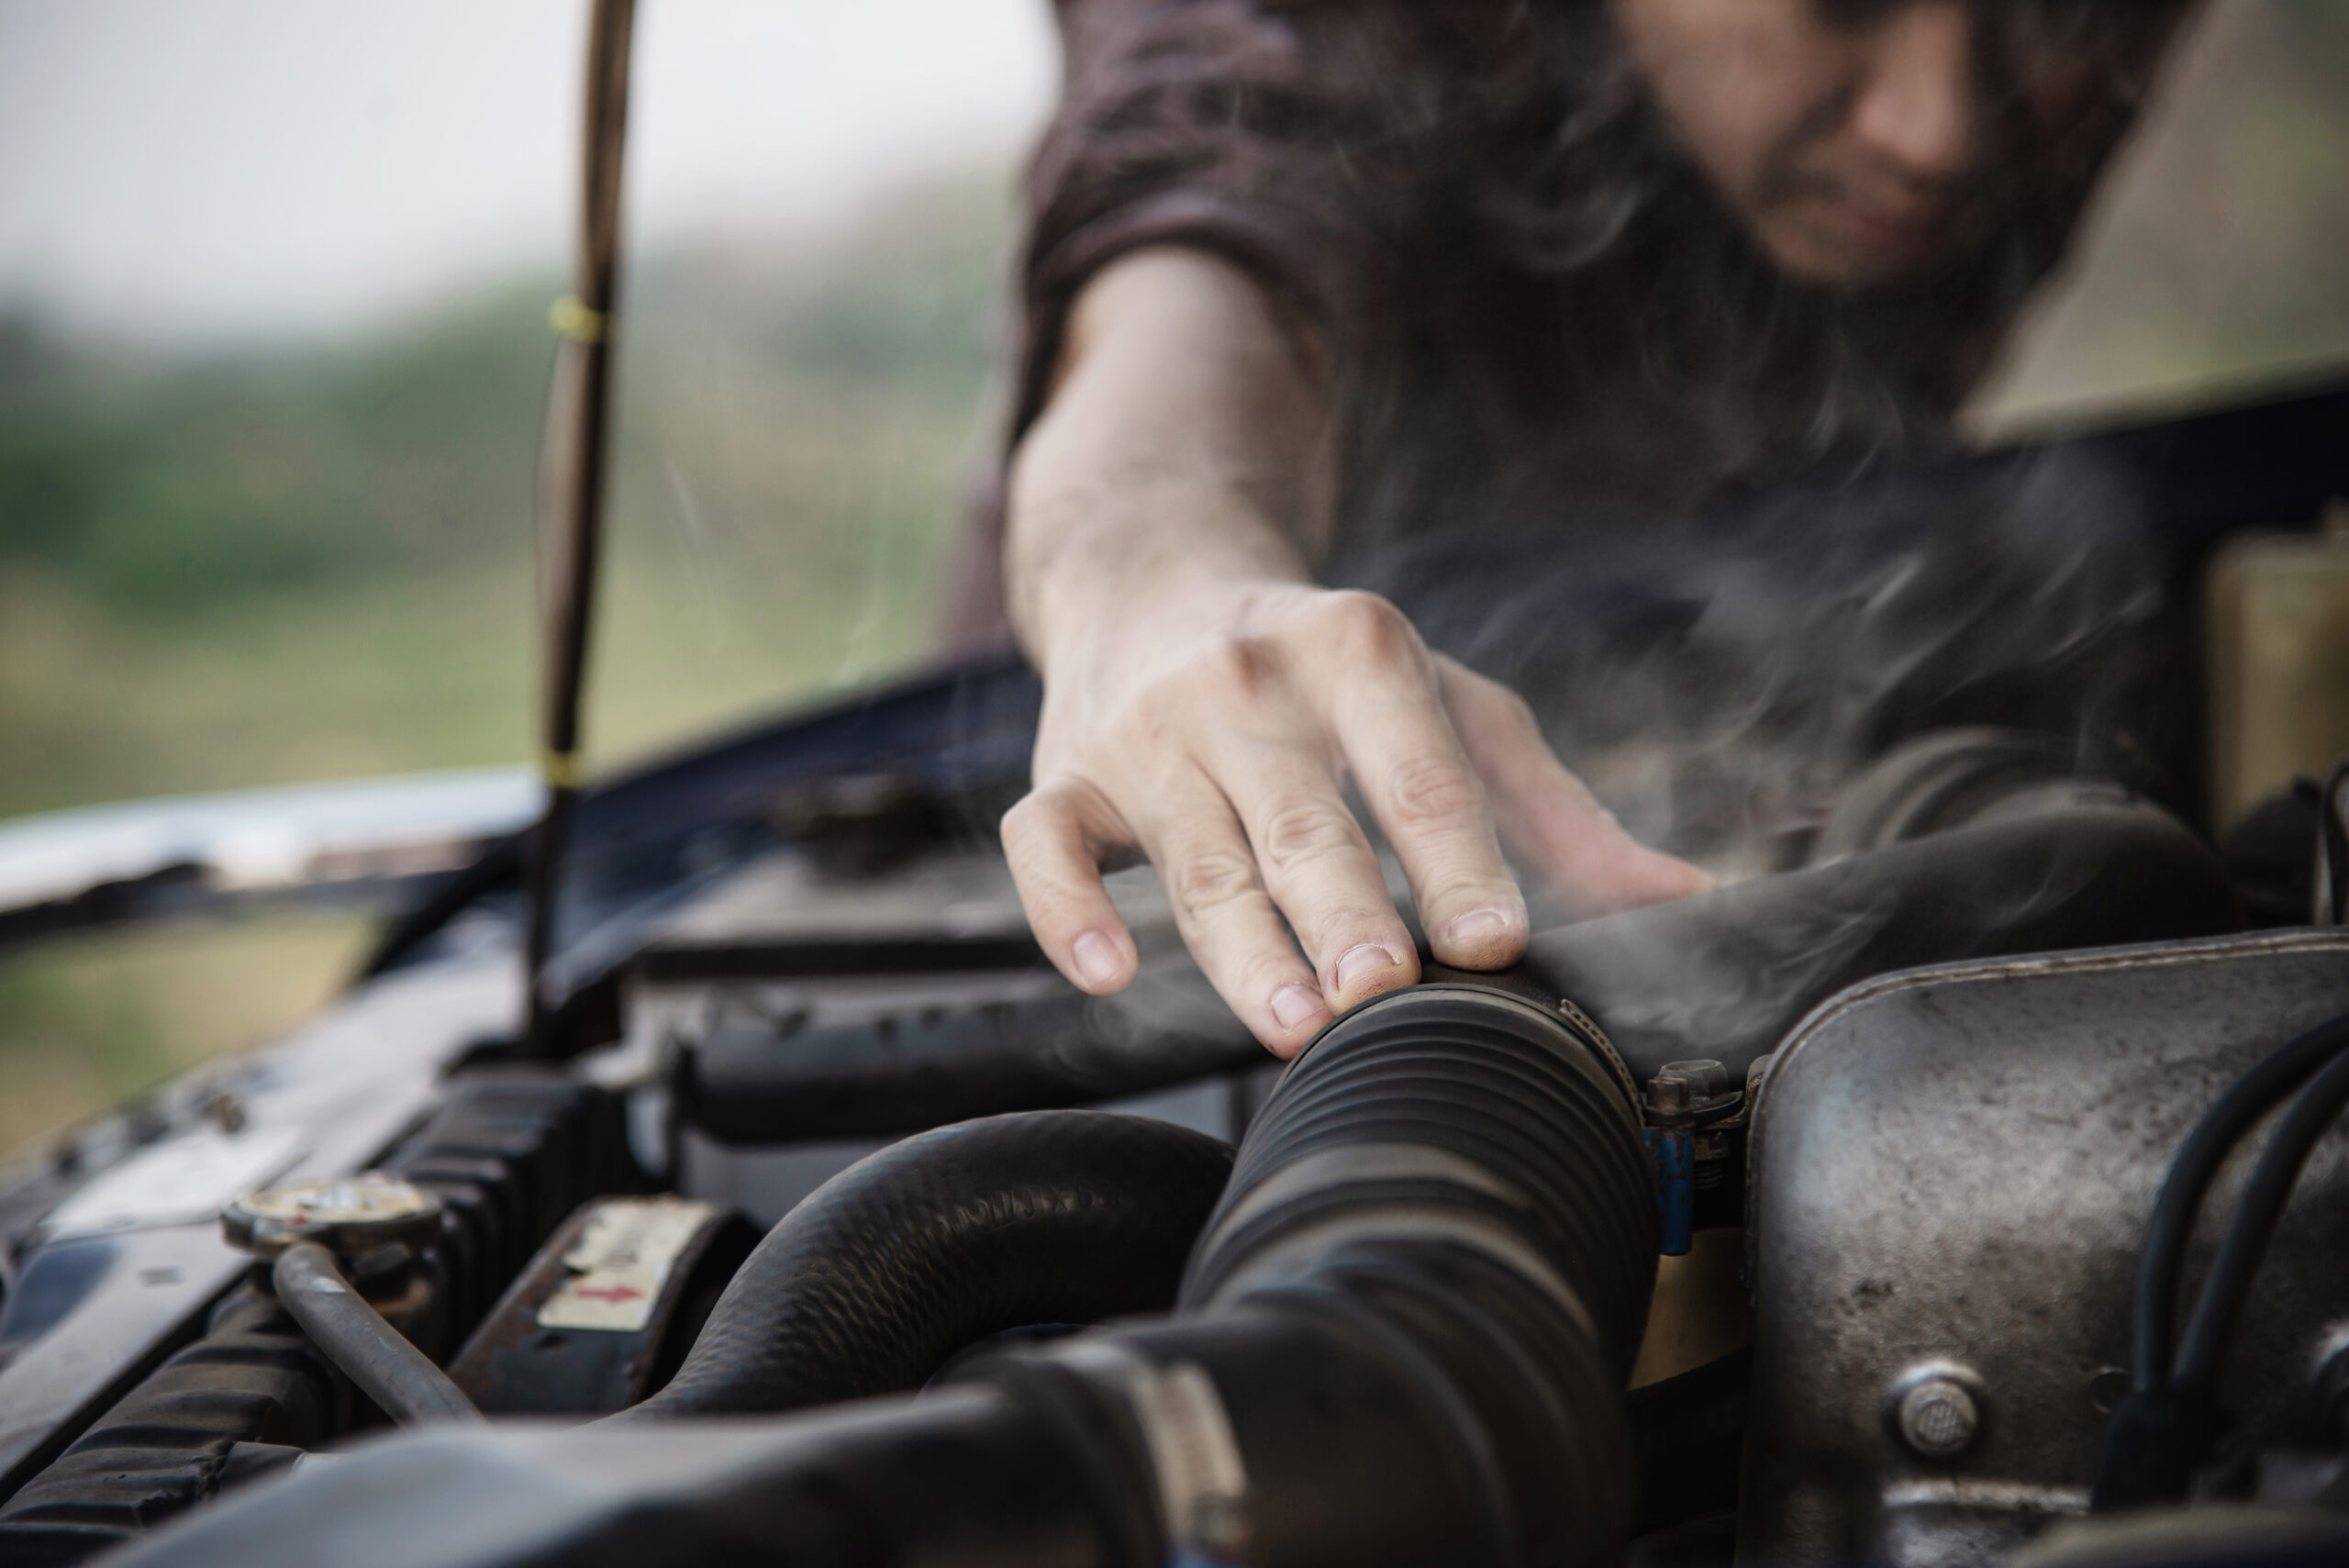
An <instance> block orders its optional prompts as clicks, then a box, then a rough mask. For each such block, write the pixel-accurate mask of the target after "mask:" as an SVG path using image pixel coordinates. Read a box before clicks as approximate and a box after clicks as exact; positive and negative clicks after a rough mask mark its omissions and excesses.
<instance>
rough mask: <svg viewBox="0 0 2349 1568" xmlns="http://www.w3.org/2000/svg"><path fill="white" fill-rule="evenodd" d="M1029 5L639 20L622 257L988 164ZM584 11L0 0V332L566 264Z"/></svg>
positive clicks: (197, 329)
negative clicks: (23, 314) (948, 169)
mask: <svg viewBox="0 0 2349 1568" xmlns="http://www.w3.org/2000/svg"><path fill="white" fill-rule="evenodd" d="M1048 11H1049V7H1048V5H1047V0H641V4H640V6H639V13H638V39H637V42H638V48H637V73H636V88H635V95H634V100H633V107H632V117H631V121H630V144H629V204H630V206H629V219H630V225H631V231H632V239H633V240H634V242H636V243H643V242H644V241H646V240H648V239H664V238H670V237H674V236H677V235H680V234H684V233H690V232H695V231H707V230H711V229H722V228H745V227H747V228H775V227H789V226H794V225H796V224H800V223H803V222H810V221H820V220H821V219H822V218H824V217H828V216H830V215H833V214H837V213H838V212H840V211H842V210H844V209H845V208H846V207H848V206H851V205H852V203H853V201H854V199H855V198H856V196H857V195H859V194H860V193H862V192H866V191H870V190H872V189H874V187H875V186H877V185H885V184H887V183H890V182H891V181H893V180H896V179H901V178H904V177H906V176H907V175H910V174H913V173H916V172H920V171H922V170H924V169H927V168H931V167H937V166H941V165H946V164H953V163H964V164H967V163H972V162H974V161H981V160H988V159H995V160H1006V159H1008V158H1009V157H1010V156H1011V155H1012V154H1013V152H1014V151H1015V150H1016V149H1018V148H1019V147H1020V146H1021V145H1022V144H1023V143H1024V142H1025V141H1026V139H1028V138H1029V137H1030V136H1031V135H1032V134H1033V130H1034V128H1035V126H1036V124H1037V122H1038V120H1039V119H1040V117H1041V115H1042V113H1043V111H1044V108H1045V106H1046V105H1047V104H1048V102H1049V100H1050V97H1051V93H1052V77H1053V72H1054V71H1055V69H1056V61H1055V59H1054V54H1053V44H1052V35H1051V28H1050V19H1049V15H1048ZM585 15H586V5H585V0H0V308H7V307H10V306H17V307H23V306H32V307H35V308H38V309H40V310H43V311H46V312H48V313H50V314H52V315H54V316H56V317H61V318H62V319H63V320H64V321H66V322H68V323H70V324H72V325H73V326H74V327H77V328H86V329H95V330H99V331H103V332H107V333H112V334H123V335H130V336H136V337H140V338H156V339H166V340H177V341H182V342H202V341H206V340H218V339H223V338H229V339H234V338H243V337H250V336H253V335H256V334H259V335H265V336H276V335H283V334H287V333H307V332H315V331H322V330H333V329H335V328H340V327H345V326H349V325H353V324H362V323H364V322H366V321H368V320H370V319H381V318H382V317H386V316H388V315H391V314H393V313H395V312H397V311H400V310H403V309H409V308H417V307H419V306H426V305H429V302H430V301H431V300H433V299H434V298H436V297H438V296H440V295H446V294H447V293H448V292H450V291H451V289H453V288H459V287H462V286H464V285H465V284H468V283H471V282H473V281H477V280H480V279H484V278H488V277H494V276H496V275H498V274H500V273H505V272H513V271H516V270H518V269H519V268H522V267H527V266H531V265H543V264H550V263H551V262H553V261H556V260H557V259H559V258H560V257H561V256H562V255H563V254H564V253H565V243H566V235H567V227H566V226H567V224H568V222H569V218H570V201H571V194H572V189H573V164H574V161H575V159H576V156H577V154H576V152H575V150H574V133H575V128H576V121H577V116H578V101H577V100H578V83H579V74H580V57H581V52H582V50H583V48H584V35H585V22H584V18H585Z"/></svg>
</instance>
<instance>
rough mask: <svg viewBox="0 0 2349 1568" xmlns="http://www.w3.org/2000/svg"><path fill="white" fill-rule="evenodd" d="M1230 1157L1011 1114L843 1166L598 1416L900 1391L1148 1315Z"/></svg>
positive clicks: (1179, 1134) (1096, 1115) (785, 1404)
mask: <svg viewBox="0 0 2349 1568" xmlns="http://www.w3.org/2000/svg"><path fill="white" fill-rule="evenodd" d="M1230 1173H1231V1150H1230V1146H1228V1145H1226V1144H1224V1143H1222V1142H1220V1141H1219V1140H1216V1139H1212V1138H1209V1137H1208V1136H1206V1135H1205V1134H1203V1133H1197V1132H1193V1131H1191V1130H1189V1129H1186V1128H1180V1127H1175V1126H1174V1125H1172V1124H1171V1123H1168V1122H1163V1121H1155V1120H1152V1119H1151V1118H1147V1117H1138V1116H1120V1115H1118V1114H1116V1113H1114V1112H1109V1111H1029V1112H1023V1113H1018V1114H1013V1115H1008V1116H996V1117H987V1118H983V1119H981V1120H977V1121H968V1122H963V1123H960V1124H958V1125H956V1126H953V1127H944V1128H940V1129H937V1130H935V1131H932V1132H927V1133H923V1134H922V1135H920V1136H919V1137H917V1138H908V1139H907V1140H904V1141H902V1142H899V1143H895V1144H892V1145H890V1146H889V1147H888V1148H886V1149H884V1150H882V1151H880V1152H878V1153H876V1154H872V1155H868V1156H867V1157H866V1158H864V1159H863V1160H860V1161H858V1162H856V1163H855V1164H853V1165H852V1166H850V1167H849V1168H848V1169H847V1170H845V1171H843V1172H841V1173H840V1174H839V1175H837V1176H835V1177H833V1178H832V1179H831V1180H830V1181H829V1182H826V1183H825V1184H823V1185H822V1186H820V1187H818V1188H817V1189H816V1191H815V1192H813V1193H810V1194H809V1195H807V1198H806V1199H805V1200H804V1201H802V1202H801V1203H800V1204H799V1205H798V1206H797V1207H795V1208H793V1209H792V1211H791V1212H790V1213H789V1214H787V1215H785V1217H784V1218H782V1219H781V1220H780V1221H778V1222H777V1223H776V1225H775V1227H774V1229H773V1230H770V1231H769V1232H768V1233H767V1236H766V1240H763V1241H761V1242H760V1243H759V1245H758V1248H757V1250H756V1251H752V1252H751V1255H750V1257H749V1258H748V1259H747V1260H746V1261H745V1262H743V1264H742V1266H741V1268H740V1270H739V1271H737V1272H736V1273H735V1275H734V1278H733V1280H732V1281H731V1282H730V1283H729V1284H728V1285H727V1287H726V1293H725V1294H724V1295H723V1296H720V1297H719V1298H718V1305H717V1307H714V1308H713V1309H712V1310H711V1312H710V1315H709V1320H708V1322H707V1324H705V1325H704V1327H703V1329H702V1331H701V1333H700V1335H699V1336H698V1337H697V1338H696V1340H694V1348H693V1351H692V1352H691V1353H690V1354H688V1355H687V1356H686V1358H685V1364H684V1365H683V1366H681V1367H679V1368H678V1369H677V1374H676V1376H674V1378H672V1379H670V1381H669V1383H668V1385H667V1386H665V1387H663V1388H662V1390H661V1391H660V1392H659V1393H657V1394H655V1395H653V1396H651V1398H649V1399H647V1400H645V1401H644V1402H643V1403H642V1404H640V1405H639V1406H637V1407H634V1408H633V1409H631V1410H628V1411H624V1412H622V1413H621V1414H620V1415H619V1416H617V1417H615V1418H613V1419H614V1420H616V1421H633V1420H646V1419H651V1420H662V1419H675V1418H684V1417H688V1416H712V1415H740V1414H747V1413H751V1412H761V1411H778V1410H796V1409H802V1408H805V1407H808V1406H811V1405H829V1404H832V1403H835V1402H837V1401H839V1400H842V1399H861V1398H865V1397H867V1396H873V1395H877V1394H896V1393H906V1392H910V1391H912V1390H914V1389H917V1388H919V1387H920V1386H921V1385H922V1384H923V1383H924V1382H926V1381H927V1380H928V1379H929V1377H930V1374H931V1373H934V1372H936V1371H937V1370H938V1368H939V1367H940V1366H941V1364H942V1363H943V1362H945V1361H946V1360H947V1359H948V1358H949V1357H950V1356H952V1355H953V1354H954V1352H956V1351H960V1350H962V1349H963V1347H965V1346H967V1345H971V1344H974V1343H976V1342H977V1341H979V1340H984V1339H986V1338H987V1337H989V1336H990V1335H994V1334H998V1333H1001V1332H1003V1331H1005V1330H1007V1329H1019V1328H1024V1327H1028V1326H1030V1325H1035V1324H1048V1323H1093V1322H1097V1321H1099V1320H1100V1319H1101V1318H1108V1317H1113V1316H1117V1315H1119V1314H1126V1313H1136V1312H1148V1311H1163V1310H1164V1309H1165V1308H1166V1307H1168V1306H1169V1305H1170V1304H1172V1302H1173V1301H1174V1299H1175V1284H1176V1283H1177V1282H1178V1281H1179V1280H1180V1279H1181V1277H1182V1273H1183V1260H1184V1256H1185V1254H1186V1252H1187V1251H1189V1250H1190V1246H1191V1241H1192V1240H1193V1238H1195V1237H1196V1236H1197V1234H1198V1230H1199V1224H1200V1222H1201V1221H1202V1220H1204V1219H1205V1218H1207V1215H1208V1210H1209V1208H1211V1207H1213V1206H1214V1204H1215V1201H1216V1197H1217V1195H1218V1194H1219V1193H1220V1192H1222V1190H1223V1186H1224V1182H1225V1179H1226V1178H1227V1177H1228V1176H1230Z"/></svg>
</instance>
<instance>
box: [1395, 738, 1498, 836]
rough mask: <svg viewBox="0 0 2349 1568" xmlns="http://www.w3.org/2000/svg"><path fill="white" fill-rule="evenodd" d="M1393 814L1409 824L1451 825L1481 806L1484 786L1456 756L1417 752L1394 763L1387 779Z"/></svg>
mask: <svg viewBox="0 0 2349 1568" xmlns="http://www.w3.org/2000/svg"><path fill="white" fill-rule="evenodd" d="M1387 790H1388V793H1389V794H1390V795H1391V796H1392V798H1393V800H1394V803H1395V812H1396V816H1397V817H1398V818H1399V819H1400V820H1401V821H1403V822H1406V823H1408V824H1411V825H1413V826H1437V825H1441V826H1451V825H1453V824H1456V823H1460V822H1463V821H1466V820H1470V819H1473V818H1475V817H1476V816H1477V815H1479V814H1480V813H1481V812H1482V811H1483V810H1484V807H1485V791H1484V786H1483V785H1481V784H1478V783H1477V782H1476V775H1475V773H1471V772H1470V771H1469V769H1468V766H1467V764H1466V763H1464V762H1462V761H1461V760H1460V759H1459V758H1457V757H1449V756H1444V755H1442V754H1441V753H1438V752H1421V753H1420V754H1419V755H1418V756H1415V757H1408V758H1406V759H1404V761H1403V762H1400V763H1398V764H1397V766H1396V769H1395V771H1394V773H1393V774H1392V775H1391V776H1390V777H1389V779H1388V781H1387Z"/></svg>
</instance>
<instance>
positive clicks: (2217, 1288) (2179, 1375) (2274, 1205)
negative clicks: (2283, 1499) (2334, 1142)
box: [2170, 1051, 2349, 1394]
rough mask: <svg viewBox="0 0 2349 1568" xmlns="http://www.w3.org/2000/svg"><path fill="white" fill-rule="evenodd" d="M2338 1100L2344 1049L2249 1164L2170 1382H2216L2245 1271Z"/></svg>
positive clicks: (2347, 1095) (2346, 1089)
mask: <svg viewBox="0 0 2349 1568" xmlns="http://www.w3.org/2000/svg"><path fill="white" fill-rule="evenodd" d="M2344 1105H2349V1051H2344V1052H2343V1053H2341V1054H2339V1055H2336V1056H2335V1057H2333V1059H2332V1061H2331V1062H2327V1063H2325V1065H2324V1067H2323V1069H2322V1071H2321V1072H2319V1073H2317V1075H2316V1076H2315V1077H2314V1078H2311V1079H2310V1080H2309V1086H2308V1087H2307V1088H2305V1089H2303V1090H2301V1091H2300V1094H2299V1098H2298V1099H2296V1100H2294V1101H2293V1102H2292V1108H2291V1109H2290V1110H2288V1111H2287V1112H2285V1113H2284V1119H2283V1120H2282V1121H2280V1122H2278V1123H2277V1127H2276V1130H2275V1132H2274V1133H2273V1134H2271V1135H2270V1136H2269V1138H2268V1140H2267V1147H2266V1148H2265V1149H2263V1150H2261V1151H2260V1153H2259V1163H2258V1164H2257V1165H2255V1166H2254V1167H2253V1169H2252V1173H2251V1182H2250V1184H2249V1185H2248V1186H2246V1187H2245V1188H2244V1189H2243V1202H2242V1203H2241V1204H2240V1205H2238V1206H2237V1207H2236V1209H2235V1216H2234V1218H2233V1220H2232V1222H2231V1223H2230V1224H2229V1225H2228V1227H2227V1234H2226V1239H2225V1240H2223V1241H2221V1243H2220V1244H2219V1256H2218V1258H2217V1259H2216V1260H2215V1261H2214V1262H2212V1263H2211V1264H2210V1277H2209V1278H2208V1279H2206V1280H2204V1281H2203V1282H2202V1296H2201V1299H2200V1301H2199V1302H2198V1303H2197V1304H2196V1306H2195V1308H2194V1317H2193V1318H2192V1320H2191V1321H2190V1322H2188V1324H2187V1328H2186V1342H2185V1343H2184V1344H2183V1345H2181V1346H2180V1347H2179V1348H2178V1352H2177V1364H2176V1368H2175V1369H2174V1370H2173V1371H2172V1372H2171V1373H2170V1383H2171V1385H2172V1386H2173V1387H2175V1388H2178V1389H2182V1390H2186V1391H2188V1392H2196V1393H2202V1394H2208V1393H2210V1392H2211V1390H2212V1389H2213V1388H2214V1386H2215V1385H2216V1384H2217V1382H2218V1376H2219V1359H2220V1357H2221V1356H2222V1355H2224V1354H2225V1352H2226V1348H2227V1336H2228V1334H2229V1333H2230V1332H2231V1331H2232V1329H2233V1328H2234V1322H2235V1318H2236V1317H2237V1315H2238V1314H2240V1313H2241V1311H2242V1310H2243V1298H2244V1297H2245V1296H2249V1295H2250V1294H2251V1282H2252V1278H2253V1276H2254V1275H2255V1274H2256V1273H2258V1272H2259V1264H2260V1260H2261V1259H2262V1258H2264V1257H2265V1256H2266V1252H2267V1243H2268V1240H2269V1239H2270V1238H2271V1237H2273V1236H2274V1235H2275V1233H2276V1221H2277V1218H2278V1217H2279V1216H2280V1215H2282V1213H2283V1212H2284V1205H2285V1204H2286V1203H2287V1202H2288V1201H2290V1199H2291V1196H2292V1188H2293V1187H2294V1186H2296V1185H2297V1184H2299V1179H2300V1167H2301V1166H2303V1165H2305V1164H2307V1163H2308V1158H2309V1154H2310V1151H2312V1150H2313V1149H2315V1147H2316V1142H2317V1140H2318V1139H2320V1138H2322V1137H2323V1136H2324V1134H2325V1130H2326V1129H2328V1128H2330V1127H2332V1124H2333V1122H2334V1120H2335V1119H2336V1118H2339V1116H2340V1115H2341V1108H2342V1106H2344Z"/></svg>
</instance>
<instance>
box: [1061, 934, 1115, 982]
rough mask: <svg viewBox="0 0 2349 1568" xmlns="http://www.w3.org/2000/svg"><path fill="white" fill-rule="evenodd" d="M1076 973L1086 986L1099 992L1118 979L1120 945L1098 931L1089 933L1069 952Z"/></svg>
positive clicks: (1078, 939)
mask: <svg viewBox="0 0 2349 1568" xmlns="http://www.w3.org/2000/svg"><path fill="white" fill-rule="evenodd" d="M1069 953H1070V956H1071V957H1073V958H1074V959H1075V960H1076V973H1077V975H1078V977H1079V978H1081V979H1082V980H1083V981H1084V982H1085V985H1086V986H1087V987H1088V988H1090V989H1092V990H1095V991H1098V990H1099V989H1101V987H1103V986H1104V985H1108V984H1111V983H1112V982H1114V981H1115V980H1116V979H1117V978H1118V944H1117V943H1115V942H1113V941H1111V940H1109V939H1108V937H1105V936H1103V935H1102V934H1101V933H1100V932H1098V931H1087V932H1085V935H1083V936H1081V937H1079V938H1077V939H1076V945H1075V946H1074V947H1073V948H1071V949H1070V950H1069Z"/></svg>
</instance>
